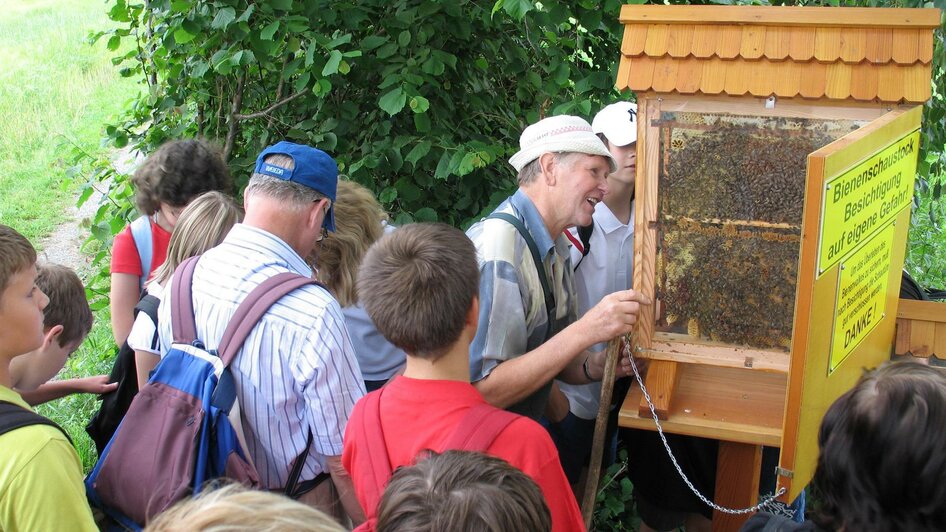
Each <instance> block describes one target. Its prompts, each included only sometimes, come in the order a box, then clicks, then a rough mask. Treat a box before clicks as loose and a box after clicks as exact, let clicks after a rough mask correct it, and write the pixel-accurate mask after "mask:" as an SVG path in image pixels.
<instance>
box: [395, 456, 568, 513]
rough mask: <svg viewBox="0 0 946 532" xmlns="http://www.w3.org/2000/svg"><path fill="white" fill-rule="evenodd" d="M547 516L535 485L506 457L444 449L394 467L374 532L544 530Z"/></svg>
mask: <svg viewBox="0 0 946 532" xmlns="http://www.w3.org/2000/svg"><path fill="white" fill-rule="evenodd" d="M551 528H552V517H551V514H550V513H549V508H548V505H546V503H545V498H544V497H543V496H542V492H541V490H539V486H538V485H536V483H535V481H533V480H532V479H531V478H529V476H528V475H526V474H525V473H523V472H522V471H520V470H518V469H516V468H515V467H513V466H511V465H509V464H508V463H507V462H506V461H504V460H502V459H500V458H496V457H493V456H488V455H485V454H482V453H474V452H469V451H446V452H444V453H443V454H437V453H430V455H429V457H428V458H426V459H424V460H422V461H420V462H418V463H417V464H416V465H414V466H411V467H401V468H398V470H397V471H395V473H394V475H393V476H392V477H391V481H390V482H389V483H388V486H387V488H385V490H384V495H383V496H382V497H381V503H380V504H379V506H378V523H377V530H378V532H395V531H411V532H425V531H430V532H433V531H437V530H455V531H458V532H465V531H469V532H473V531H476V532H481V531H485V532H503V531H506V530H516V531H517V532H545V531H548V530H551Z"/></svg>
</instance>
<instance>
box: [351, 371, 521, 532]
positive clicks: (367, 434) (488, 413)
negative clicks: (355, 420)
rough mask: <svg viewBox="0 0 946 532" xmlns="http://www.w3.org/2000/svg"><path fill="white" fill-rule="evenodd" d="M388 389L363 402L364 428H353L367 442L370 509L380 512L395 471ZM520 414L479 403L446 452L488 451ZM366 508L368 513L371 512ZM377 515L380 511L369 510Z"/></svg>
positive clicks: (371, 523) (371, 526)
mask: <svg viewBox="0 0 946 532" xmlns="http://www.w3.org/2000/svg"><path fill="white" fill-rule="evenodd" d="M382 395H384V388H381V389H380V390H378V391H377V392H373V393H369V394H368V395H366V396H365V397H364V399H363V401H364V408H365V411H364V415H363V416H362V423H361V425H360V426H357V425H355V426H353V427H352V428H353V429H354V434H353V436H352V438H353V439H354V440H357V441H361V442H364V443H365V447H366V449H365V450H366V452H367V460H368V462H369V463H370V466H371V470H372V473H373V476H374V482H373V483H372V484H371V485H370V486H366V487H367V488H368V489H367V490H366V497H367V499H368V508H373V509H376V508H377V507H378V504H379V503H380V502H381V496H382V495H383V493H384V487H385V486H387V484H388V481H390V480H391V475H392V473H393V470H392V468H391V460H390V459H389V458H388V448H387V445H386V444H385V439H384V431H383V429H382V427H381V396H382ZM519 417H521V416H519V415H518V414H513V413H512V412H508V411H506V410H502V409H499V408H496V407H495V406H493V405H490V404H487V403H481V404H478V405H476V406H474V407H472V408H470V409H469V410H468V411H467V413H466V414H465V415H464V416H463V419H461V420H460V423H459V424H458V425H457V427H456V429H454V431H453V434H452V435H451V436H450V438H449V439H448V440H447V442H446V444H445V446H444V449H443V450H445V451H446V450H458V451H477V452H485V451H486V449H488V448H489V446H490V445H492V444H493V442H494V441H496V438H497V437H498V436H499V434H500V433H501V432H502V431H503V430H505V428H506V427H507V426H509V424H510V423H512V422H513V421H515V420H516V419H519ZM368 508H366V511H367V510H368ZM368 513H369V514H376V513H377V512H376V511H368ZM358 530H362V531H370V530H374V519H369V520H368V521H366V522H365V524H364V525H362V526H360V527H359V528H358Z"/></svg>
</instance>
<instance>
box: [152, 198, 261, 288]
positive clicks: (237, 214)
mask: <svg viewBox="0 0 946 532" xmlns="http://www.w3.org/2000/svg"><path fill="white" fill-rule="evenodd" d="M242 218H243V212H242V211H241V210H240V206H239V205H237V203H236V202H235V201H234V200H233V198H231V197H230V196H228V195H226V194H223V193H221V192H216V191H212V192H206V193H204V194H201V195H200V196H198V197H197V199H195V200H194V201H192V202H191V203H190V205H188V206H187V207H186V208H185V209H184V210H183V211H182V212H181V217H180V218H179V219H178V222H177V225H176V226H175V227H174V231H173V232H172V233H171V241H170V242H169V243H168V254H167V258H166V259H165V261H164V264H162V265H161V267H160V268H158V270H157V271H156V272H155V274H154V280H155V281H157V282H158V283H164V282H165V281H167V280H168V279H170V278H171V275H173V274H174V270H175V269H177V267H178V266H179V265H180V264H181V263H182V262H184V261H185V260H187V259H189V258H190V257H194V256H196V255H200V254H202V253H204V252H205V251H207V250H208V249H210V248H213V247H216V246H217V245H218V244H220V242H222V241H223V239H224V237H226V236H227V233H229V232H230V229H231V228H232V227H233V226H234V225H235V224H236V223H238V222H239V221H240V220H241V219H242Z"/></svg>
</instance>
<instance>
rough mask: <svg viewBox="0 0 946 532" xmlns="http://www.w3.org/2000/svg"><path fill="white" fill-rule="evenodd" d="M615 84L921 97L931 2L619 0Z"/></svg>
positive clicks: (926, 93) (668, 89) (785, 94)
mask: <svg viewBox="0 0 946 532" xmlns="http://www.w3.org/2000/svg"><path fill="white" fill-rule="evenodd" d="M620 20H621V22H622V23H623V24H624V40H623V42H622V44H621V63H620V67H619V69H618V79H617V87H618V89H625V88H629V89H631V90H633V91H635V92H647V91H655V92H660V93H678V94H710V95H718V94H724V95H730V96H743V95H752V96H757V97H768V96H771V95H775V96H778V97H782V98H796V97H801V98H818V99H822V98H827V99H830V100H856V101H883V102H913V103H921V102H925V101H926V100H927V99H929V97H930V72H931V66H932V65H931V62H932V59H933V30H934V29H935V28H936V27H938V26H939V23H940V12H939V10H938V9H884V8H842V7H761V6H682V5H681V6H661V5H625V6H624V7H623V8H622V10H621V19H620Z"/></svg>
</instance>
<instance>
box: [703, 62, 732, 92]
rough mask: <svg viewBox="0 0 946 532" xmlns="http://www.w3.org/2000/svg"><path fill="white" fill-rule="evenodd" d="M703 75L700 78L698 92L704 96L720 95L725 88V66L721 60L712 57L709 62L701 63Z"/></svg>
mask: <svg viewBox="0 0 946 532" xmlns="http://www.w3.org/2000/svg"><path fill="white" fill-rule="evenodd" d="M702 64H703V75H702V77H700V90H701V91H702V92H703V93H704V94H720V93H722V92H723V88H724V87H725V86H726V65H724V64H723V61H722V60H721V59H718V58H716V57H714V58H713V59H710V60H709V61H702Z"/></svg>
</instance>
